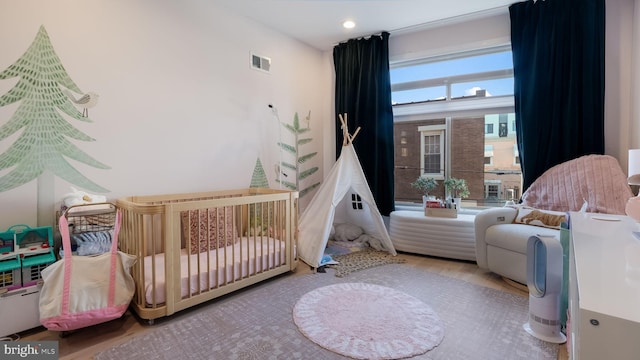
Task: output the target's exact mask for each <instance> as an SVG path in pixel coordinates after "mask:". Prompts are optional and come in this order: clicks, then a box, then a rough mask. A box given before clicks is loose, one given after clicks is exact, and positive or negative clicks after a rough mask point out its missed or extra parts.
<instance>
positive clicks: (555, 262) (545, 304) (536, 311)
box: [523, 235, 567, 344]
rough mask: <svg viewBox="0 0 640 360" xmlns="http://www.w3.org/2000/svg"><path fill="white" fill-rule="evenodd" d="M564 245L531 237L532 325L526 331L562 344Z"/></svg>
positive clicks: (529, 265)
mask: <svg viewBox="0 0 640 360" xmlns="http://www.w3.org/2000/svg"><path fill="white" fill-rule="evenodd" d="M562 276H563V275H562V245H561V244H560V241H558V239H557V238H556V237H555V236H542V235H539V236H531V237H530V238H529V240H528V241H527V287H528V288H529V321H528V322H527V323H526V324H524V325H523V327H524V329H525V330H526V331H527V332H528V333H529V334H531V335H533V336H535V337H536V338H538V339H540V340H543V341H548V342H551V343H556V344H562V343H564V342H566V341H567V337H566V336H565V335H564V334H563V333H562V332H561V331H560V297H561V294H562V280H563V279H562Z"/></svg>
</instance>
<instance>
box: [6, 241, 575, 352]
mask: <svg viewBox="0 0 640 360" xmlns="http://www.w3.org/2000/svg"><path fill="white" fill-rule="evenodd" d="M398 256H401V257H403V258H406V259H407V262H409V263H411V264H415V265H419V266H421V267H423V268H424V269H425V270H428V271H430V272H434V273H438V274H440V275H444V276H449V277H452V278H457V279H460V280H464V281H468V282H471V283H474V284H477V285H482V286H487V287H490V288H494V289H498V290H501V291H507V292H510V293H513V294H518V295H521V296H525V297H526V296H528V294H527V292H526V287H523V286H519V287H518V284H515V286H514V284H509V283H507V282H506V281H504V280H503V279H502V278H501V277H499V276H497V275H495V274H492V273H489V272H487V271H484V270H481V269H479V268H478V266H477V265H476V264H475V263H474V262H468V261H456V260H449V259H442V258H436V257H430V256H422V255H413V254H406V253H401V254H399V255H398ZM308 271H311V270H310V269H309V268H308V266H306V265H305V264H304V263H300V264H299V265H298V268H297V269H296V271H295V273H294V275H293V276H295V275H297V274H304V273H305V272H308ZM231 296H232V295H231ZM194 311H198V307H195V308H192V309H188V310H184V311H181V312H179V313H177V314H175V315H173V316H171V317H169V318H168V319H161V320H156V322H155V325H148V324H147V323H146V322H145V321H142V320H140V319H138V318H136V317H135V316H134V315H132V314H130V313H127V314H125V316H123V317H122V318H120V319H118V320H114V321H111V322H109V323H104V324H100V325H95V326H92V327H88V328H84V329H80V330H77V331H74V332H70V333H68V334H64V336H62V335H63V334H61V333H59V332H53V331H48V330H46V329H45V328H43V327H39V328H35V329H32V330H28V331H25V332H23V333H21V334H18V335H19V336H20V339H21V340H26V341H39V340H55V341H58V344H59V352H60V359H82V360H85V359H91V358H92V356H93V354H95V353H97V352H100V351H102V350H105V349H108V348H110V347H112V346H114V345H116V344H119V343H121V342H124V341H127V340H128V339H130V338H132V337H134V336H137V335H140V334H143V333H145V332H147V331H151V330H153V329H154V328H156V327H157V326H158V325H160V324H165V323H167V322H171V321H176V320H177V319H179V318H181V317H183V316H186V315H187V314H189V313H192V312H194ZM558 346H559V349H560V351H559V354H558V360H568V358H569V357H568V355H567V351H566V346H565V345H558Z"/></svg>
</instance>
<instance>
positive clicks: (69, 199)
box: [62, 187, 107, 207]
mask: <svg viewBox="0 0 640 360" xmlns="http://www.w3.org/2000/svg"><path fill="white" fill-rule="evenodd" d="M106 201H107V198H106V197H105V196H103V195H92V194H89V193H87V192H84V191H80V190H77V189H76V188H73V187H72V188H71V192H70V193H68V194H65V195H64V199H63V201H62V202H63V204H64V206H65V207H71V206H75V205H87V204H95V203H103V202H106Z"/></svg>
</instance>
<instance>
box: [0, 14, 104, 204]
mask: <svg viewBox="0 0 640 360" xmlns="http://www.w3.org/2000/svg"><path fill="white" fill-rule="evenodd" d="M11 78H18V79H19V80H18V82H17V83H16V85H15V86H14V87H13V88H11V89H10V90H9V91H8V92H7V93H5V94H4V95H2V96H0V107H2V106H6V105H9V104H13V103H19V105H18V106H17V109H16V110H15V112H14V113H13V115H12V116H11V117H10V118H9V120H8V121H7V122H6V123H5V124H3V125H2V126H0V141H3V140H5V139H7V138H8V137H9V136H11V135H13V134H16V133H18V132H19V131H21V130H22V133H21V134H20V135H19V136H18V138H17V139H16V140H15V142H14V143H13V144H11V146H9V148H8V149H7V150H6V151H5V152H4V153H2V154H0V170H4V169H9V168H12V170H11V171H9V172H8V173H7V174H5V175H3V176H2V177H0V191H8V190H11V189H13V188H16V187H18V186H20V185H23V184H26V183H28V182H30V181H32V180H34V179H36V178H37V179H38V207H39V209H40V206H42V205H44V202H43V201H41V200H43V199H49V200H51V199H52V198H53V193H54V181H53V177H52V176H51V175H50V174H54V175H56V176H58V177H60V178H62V179H64V180H66V181H68V182H70V183H72V184H74V185H77V186H79V187H82V188H84V189H86V190H88V191H94V192H108V191H109V190H107V189H105V188H103V187H102V186H100V185H98V184H96V183H94V182H93V181H91V180H89V179H88V178H87V177H85V176H84V175H82V174H81V173H80V172H79V171H78V170H76V169H75V168H74V167H73V166H72V165H71V164H70V163H69V162H68V161H67V159H73V160H76V161H79V162H82V163H84V164H87V165H90V166H92V167H95V168H98V169H109V166H107V165H105V164H103V163H101V162H99V161H97V160H95V159H93V158H91V157H90V156H89V155H87V154H86V153H85V152H84V151H82V150H80V149H79V148H78V147H77V146H76V145H74V144H73V143H72V142H71V141H69V138H70V139H75V140H80V141H95V139H93V138H91V137H89V136H88V135H86V134H84V133H83V132H81V131H79V130H78V129H76V128H74V127H73V126H72V125H71V124H70V123H69V122H68V121H67V120H65V118H64V117H63V116H62V114H66V115H67V116H69V117H71V118H73V119H76V120H79V121H86V122H91V119H89V118H88V117H85V116H83V114H82V113H81V112H80V111H79V110H78V109H77V108H76V107H75V106H74V104H73V103H72V99H70V97H69V96H68V95H66V94H65V91H67V89H68V90H71V91H73V92H75V93H78V94H82V91H81V90H80V89H79V88H78V86H77V85H76V84H75V83H74V82H73V80H71V78H70V77H69V75H68V74H67V72H66V70H65V68H64V67H63V66H62V63H61V61H60V59H59V58H58V56H57V55H56V53H55V51H54V49H53V46H52V45H51V41H50V40H49V35H48V34H47V31H46V30H45V28H44V27H42V26H41V27H40V29H39V31H38V34H37V35H36V38H35V40H34V41H33V43H31V45H30V46H29V48H28V49H27V51H26V52H25V53H24V54H23V55H22V56H21V57H20V58H19V59H18V60H17V61H16V62H15V63H14V64H12V65H10V66H9V67H8V68H7V69H6V70H4V71H2V72H0V80H5V79H11ZM47 175H48V176H47ZM43 197H45V198H43Z"/></svg>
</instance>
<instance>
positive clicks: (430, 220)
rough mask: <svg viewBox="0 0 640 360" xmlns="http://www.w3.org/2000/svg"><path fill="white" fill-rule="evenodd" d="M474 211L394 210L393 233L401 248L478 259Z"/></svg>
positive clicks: (427, 253) (392, 218)
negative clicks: (447, 213)
mask: <svg viewBox="0 0 640 360" xmlns="http://www.w3.org/2000/svg"><path fill="white" fill-rule="evenodd" d="M474 219H475V216H474V215H468V214H458V217H457V218H444V217H432V216H425V215H424V213H423V212H421V211H411V210H402V211H394V212H392V213H391V215H390V220H389V236H390V237H391V241H392V242H393V246H394V247H395V248H396V250H398V251H405V252H410V253H415V254H422V255H432V256H439V257H445V258H451V259H460V260H471V261H475V260H476V241H475V228H474Z"/></svg>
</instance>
